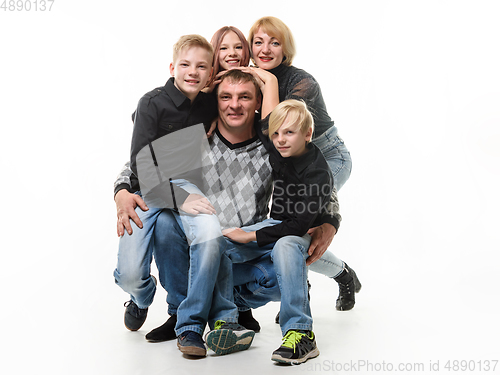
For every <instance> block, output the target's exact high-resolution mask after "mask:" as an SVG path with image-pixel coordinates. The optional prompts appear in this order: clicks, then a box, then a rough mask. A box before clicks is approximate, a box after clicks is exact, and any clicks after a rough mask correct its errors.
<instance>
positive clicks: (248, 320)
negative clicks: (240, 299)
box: [238, 310, 260, 332]
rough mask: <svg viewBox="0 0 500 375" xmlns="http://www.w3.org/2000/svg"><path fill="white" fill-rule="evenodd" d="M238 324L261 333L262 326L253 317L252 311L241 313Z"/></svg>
mask: <svg viewBox="0 0 500 375" xmlns="http://www.w3.org/2000/svg"><path fill="white" fill-rule="evenodd" d="M238 324H240V325H242V326H243V327H245V328H246V329H250V330H252V331H254V332H260V324H259V322H258V321H257V320H255V318H254V317H253V315H252V310H247V311H240V312H239V315H238Z"/></svg>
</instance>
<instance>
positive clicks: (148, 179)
mask: <svg viewBox="0 0 500 375" xmlns="http://www.w3.org/2000/svg"><path fill="white" fill-rule="evenodd" d="M160 92H161V90H160V89H155V90H153V91H151V92H149V93H148V94H146V95H144V96H143V97H142V98H141V99H140V100H139V104H138V105H137V110H136V111H135V115H134V116H133V117H134V130H133V133H132V145H131V148H130V168H131V170H132V173H133V174H134V175H135V176H137V177H138V178H139V183H140V189H141V191H142V192H143V194H146V192H147V191H151V192H152V193H153V195H154V196H155V197H156V198H159V199H161V200H162V201H163V203H162V204H163V205H164V207H170V208H177V206H180V205H182V203H183V202H184V201H185V200H186V199H187V197H188V196H189V193H187V192H186V191H185V190H183V189H182V188H178V187H177V186H176V185H174V184H172V183H170V181H169V179H168V178H165V179H162V178H161V173H160V171H159V169H158V160H159V159H160V158H162V157H163V156H162V155H156V154H155V150H154V148H153V141H155V140H156V138H157V135H158V128H159V125H160V120H161V119H160V108H158V102H157V95H159V93H160ZM164 137H167V136H164ZM174 194H175V196H174Z"/></svg>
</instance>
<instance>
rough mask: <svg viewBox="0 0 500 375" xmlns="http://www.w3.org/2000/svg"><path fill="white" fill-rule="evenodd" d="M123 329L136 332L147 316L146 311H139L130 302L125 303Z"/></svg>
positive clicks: (137, 307)
mask: <svg viewBox="0 0 500 375" xmlns="http://www.w3.org/2000/svg"><path fill="white" fill-rule="evenodd" d="M124 306H125V316H124V321H125V327H127V329H129V330H131V331H137V330H138V329H139V328H141V327H142V325H143V324H144V322H145V321H146V318H147V316H148V309H140V308H139V306H137V305H136V304H135V303H134V302H133V301H132V300H130V301H127V302H125V304H124Z"/></svg>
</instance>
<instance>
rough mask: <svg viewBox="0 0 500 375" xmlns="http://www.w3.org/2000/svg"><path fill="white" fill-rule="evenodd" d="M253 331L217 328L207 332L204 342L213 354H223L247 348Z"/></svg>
mask: <svg viewBox="0 0 500 375" xmlns="http://www.w3.org/2000/svg"><path fill="white" fill-rule="evenodd" d="M254 336H255V332H254V331H250V330H246V331H233V330H231V329H217V330H213V331H210V332H208V333H207V335H206V337H205V342H206V344H207V346H208V347H209V348H210V349H212V350H213V351H214V352H215V354H218V355H225V354H230V353H234V352H240V351H242V350H247V349H248V348H249V347H250V345H252V341H253V338H254Z"/></svg>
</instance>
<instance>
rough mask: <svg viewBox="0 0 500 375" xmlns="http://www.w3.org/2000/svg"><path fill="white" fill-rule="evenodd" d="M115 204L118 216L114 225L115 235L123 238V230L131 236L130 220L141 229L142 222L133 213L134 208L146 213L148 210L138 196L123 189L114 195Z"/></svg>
mask: <svg viewBox="0 0 500 375" xmlns="http://www.w3.org/2000/svg"><path fill="white" fill-rule="evenodd" d="M115 203H116V215H117V216H118V222H117V224H116V233H117V234H118V237H121V236H123V234H124V228H125V229H126V230H127V233H128V234H132V226H131V225H130V219H132V220H133V221H134V223H135V225H137V226H138V227H139V228H142V221H141V220H140V219H139V216H137V214H136V213H135V208H136V207H137V206H139V207H140V208H141V209H142V210H143V211H147V210H149V208H148V206H146V203H144V201H143V200H142V198H141V197H140V196H139V195H137V194H132V193H129V192H128V191H127V190H125V189H123V190H120V191H119V192H118V193H116V195H115Z"/></svg>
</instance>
